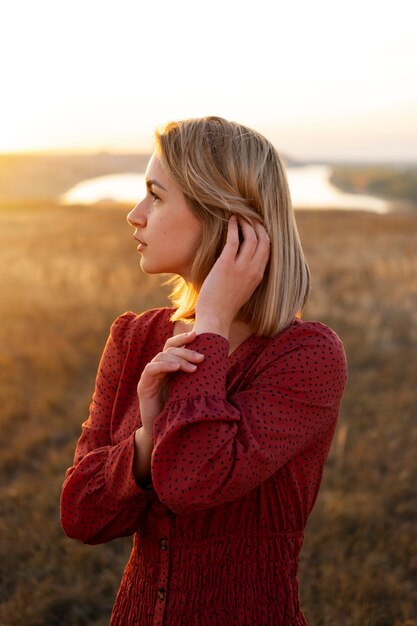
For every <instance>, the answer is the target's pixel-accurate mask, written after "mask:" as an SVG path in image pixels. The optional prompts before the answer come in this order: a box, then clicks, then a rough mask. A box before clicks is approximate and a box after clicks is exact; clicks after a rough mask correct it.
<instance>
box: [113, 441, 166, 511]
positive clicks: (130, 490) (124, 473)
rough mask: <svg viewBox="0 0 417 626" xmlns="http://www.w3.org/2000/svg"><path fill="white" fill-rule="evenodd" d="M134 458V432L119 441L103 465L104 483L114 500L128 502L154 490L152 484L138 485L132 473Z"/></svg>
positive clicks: (148, 494) (150, 494) (151, 493)
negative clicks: (144, 486) (142, 486)
mask: <svg viewBox="0 0 417 626" xmlns="http://www.w3.org/2000/svg"><path fill="white" fill-rule="evenodd" d="M134 459H135V433H134V432H133V433H132V435H131V436H130V437H128V438H127V439H125V440H124V441H121V442H120V443H119V444H118V445H116V446H114V447H113V449H112V450H111V452H110V454H109V457H108V459H107V462H106V466H105V479H106V485H107V489H108V492H109V494H110V495H111V498H112V499H114V501H116V502H128V501H129V500H134V499H135V498H138V497H141V496H144V497H146V496H149V497H151V496H152V495H153V494H154V493H155V491H154V489H153V486H152V484H150V485H149V486H147V487H146V488H145V489H142V488H141V487H139V485H138V484H137V482H136V479H135V476H134V473H133V464H134Z"/></svg>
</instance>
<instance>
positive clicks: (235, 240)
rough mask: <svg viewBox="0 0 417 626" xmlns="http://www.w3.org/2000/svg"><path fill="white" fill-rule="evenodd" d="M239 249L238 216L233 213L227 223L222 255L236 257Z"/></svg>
mask: <svg viewBox="0 0 417 626" xmlns="http://www.w3.org/2000/svg"><path fill="white" fill-rule="evenodd" d="M238 249H239V231H238V227H237V217H236V215H232V216H231V218H230V219H229V221H228V224H227V236H226V243H225V244H224V248H223V250H222V253H221V255H220V256H222V257H226V258H228V257H231V258H232V259H234V258H235V256H236V253H237V251H238Z"/></svg>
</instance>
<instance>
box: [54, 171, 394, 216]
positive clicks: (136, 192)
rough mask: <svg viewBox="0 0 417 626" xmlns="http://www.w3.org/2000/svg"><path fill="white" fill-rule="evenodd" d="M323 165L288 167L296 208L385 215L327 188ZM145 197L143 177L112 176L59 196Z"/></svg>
mask: <svg viewBox="0 0 417 626" xmlns="http://www.w3.org/2000/svg"><path fill="white" fill-rule="evenodd" d="M331 173H332V168H331V167H329V166H326V165H304V166H299V167H288V168H287V174H288V183H289V186H290V191H291V197H292V201H293V205H294V207H295V208H306V209H329V208H334V209H355V210H367V211H373V212H375V213H387V212H388V211H389V210H390V203H389V202H387V201H385V200H381V199H379V198H374V197H372V196H366V195H357V194H351V193H344V192H343V191H339V190H338V189H336V187H334V186H333V185H331V184H330V182H329V178H330V176H331ZM144 194H145V175H144V174H113V175H111V176H99V177H97V178H90V179H88V180H84V181H82V182H80V183H78V184H77V185H75V186H74V187H72V188H71V189H70V190H69V191H67V193H65V194H64V195H63V196H61V198H60V201H61V203H62V204H95V203H96V202H100V201H105V200H110V201H115V202H124V203H126V204H135V203H137V202H138V201H139V200H140V199H141V198H142V197H143V196H144Z"/></svg>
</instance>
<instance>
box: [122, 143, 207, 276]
mask: <svg viewBox="0 0 417 626" xmlns="http://www.w3.org/2000/svg"><path fill="white" fill-rule="evenodd" d="M146 188H147V193H146V196H145V197H144V198H143V200H142V201H141V202H139V204H137V205H136V206H135V208H134V209H132V211H131V212H130V213H129V215H128V216H127V221H128V222H129V224H130V225H131V226H133V227H134V228H135V232H134V235H133V236H134V238H135V239H136V240H137V241H138V242H143V244H145V245H139V246H138V251H139V253H140V254H141V255H142V258H141V263H140V266H141V268H142V270H143V271H144V272H146V273H147V274H164V273H167V274H178V275H179V276H182V277H183V278H184V279H185V280H189V279H190V270H191V265H192V262H193V260H194V257H195V254H196V252H197V249H198V247H199V245H200V242H201V238H202V232H203V226H202V223H201V221H199V220H198V219H197V218H196V217H195V215H194V213H192V211H191V209H190V208H189V207H188V205H187V203H186V200H185V197H184V194H183V193H182V191H181V190H180V189H179V187H177V185H176V183H175V182H174V180H173V179H172V178H170V177H169V176H168V175H167V174H166V173H165V172H164V170H163V169H162V166H161V164H160V163H159V161H158V159H157V157H156V155H155V154H153V155H152V157H151V159H150V161H149V163H148V167H147V169H146Z"/></svg>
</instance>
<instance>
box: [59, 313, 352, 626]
mask: <svg viewBox="0 0 417 626" xmlns="http://www.w3.org/2000/svg"><path fill="white" fill-rule="evenodd" d="M172 312H173V309H171V308H160V309H153V310H150V311H147V312H145V313H143V314H142V315H136V314H134V313H131V312H129V313H125V314H124V315H121V316H120V317H119V318H117V320H116V321H115V322H114V323H113V325H112V327H111V332H110V336H109V339H108V341H107V344H106V347H105V349H104V352H103V355H102V358H101V361H100V365H99V369H98V374H97V379H96V386H95V391H94V395H93V399H92V403H91V406H90V416H89V418H88V420H87V421H86V422H84V423H83V425H82V435H81V437H80V439H79V441H78V443H77V447H76V451H75V458H74V465H73V466H72V467H70V468H69V469H68V470H67V472H66V477H65V482H64V485H63V489H62V496H61V523H62V526H63V528H64V530H65V532H66V534H67V535H68V536H69V537H73V538H76V539H79V540H81V541H83V542H85V543H90V544H97V543H103V542H106V541H111V540H112V539H114V538H116V537H122V536H126V535H132V534H133V533H134V540H133V549H132V552H131V556H130V559H129V562H128V564H127V566H126V569H125V572H124V574H123V578H122V581H121V585H120V588H119V591H118V594H117V598H116V602H115V606H114V608H113V612H112V617H111V625H112V626H133V625H138V626H139V625H140V626H151V625H152V626H157V625H163V626H244V625H246V626H290V625H291V626H301V625H305V624H306V621H305V619H304V617H303V615H302V613H301V611H300V609H299V598H298V584H297V567H298V554H299V551H300V548H301V545H302V542H303V531H304V527H305V525H306V522H307V518H308V515H309V513H310V511H311V509H312V507H313V505H314V502H315V500H316V496H317V492H318V489H319V485H320V481H321V477H322V471H323V465H324V462H325V460H326V457H327V454H328V451H329V447H330V443H331V440H332V436H333V433H334V429H335V425H336V421H337V417H338V411H339V404H340V400H341V396H342V393H343V390H344V387H345V383H346V377H347V372H346V357H345V352H344V349H343V344H342V342H341V341H340V339H339V337H338V336H337V335H336V333H334V331H332V330H331V329H330V328H329V327H327V326H325V325H324V324H321V323H320V322H308V321H307V322H303V321H301V320H299V319H298V318H295V319H294V322H293V323H292V324H291V325H290V326H289V327H287V328H286V329H285V330H283V331H281V332H280V333H278V334H277V335H275V336H274V337H272V338H271V337H260V336H257V335H252V336H250V337H248V338H247V339H246V340H245V341H244V342H243V343H242V344H241V345H240V346H238V348H237V349H236V350H235V351H234V352H233V353H232V354H231V355H230V356H229V355H228V351H229V342H228V341H227V340H226V339H225V338H224V337H222V336H220V335H217V334H214V333H202V334H200V335H198V336H197V337H196V339H195V340H194V341H193V342H192V343H191V344H190V347H191V348H195V349H196V350H198V351H199V352H203V353H204V354H205V359H204V361H203V362H202V363H201V364H199V365H198V368H197V370H196V372H194V373H191V374H189V373H185V372H181V371H179V372H177V373H175V374H174V375H173V383H172V387H171V390H170V393H169V396H168V400H167V402H166V404H165V406H164V409H163V410H162V412H161V413H160V414H159V415H158V416H157V418H156V420H155V423H154V430H153V437H154V450H153V453H152V464H151V470H152V472H151V473H152V483H153V484H152V487H151V488H150V489H149V490H143V489H141V488H140V487H139V486H138V485H137V483H136V481H135V478H134V476H133V470H132V464H133V459H134V431H135V430H136V429H137V428H138V427H139V426H140V425H141V420H140V413H139V407H138V398H137V391H136V388H137V383H138V381H139V378H140V376H141V372H142V370H143V368H144V367H145V365H146V364H147V363H148V362H149V361H150V360H152V358H153V357H154V356H155V355H156V354H157V353H158V352H160V351H162V350H163V347H164V344H165V342H166V340H167V339H168V337H170V336H172V333H173V322H171V321H170V320H169V316H170V315H171V314H172Z"/></svg>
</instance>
